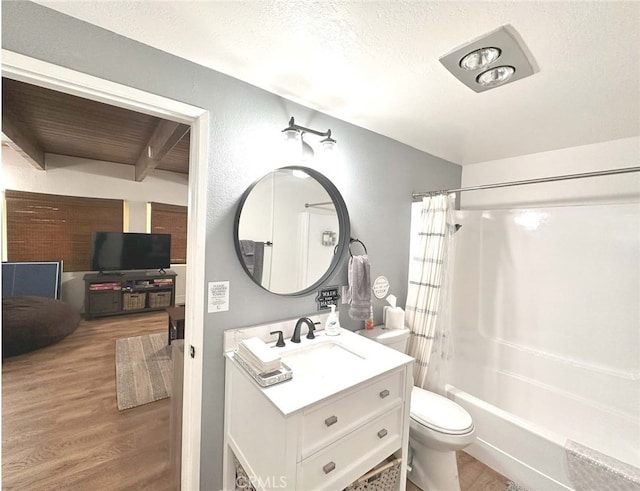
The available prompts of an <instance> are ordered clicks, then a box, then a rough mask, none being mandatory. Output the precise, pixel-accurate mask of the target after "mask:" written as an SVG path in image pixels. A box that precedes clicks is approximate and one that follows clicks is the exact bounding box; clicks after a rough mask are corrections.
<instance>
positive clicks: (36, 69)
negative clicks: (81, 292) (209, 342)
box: [2, 50, 209, 489]
mask: <svg viewBox="0 0 640 491" xmlns="http://www.w3.org/2000/svg"><path fill="white" fill-rule="evenodd" d="M2 76H3V77H7V78H10V79H13V80H17V81H20V82H26V83H29V84H33V85H38V86H41V87H45V88H48V89H52V90H56V91H59V92H64V93H67V94H71V95H75V96H78V97H83V98H85V99H91V100H95V101H98V102H103V103H105V104H110V105H113V106H117V107H122V108H125V109H130V110H133V111H137V112H140V113H144V114H149V115H152V116H156V117H160V118H163V119H167V120H171V121H175V122H179V123H183V124H188V125H190V126H191V142H190V158H189V174H190V176H192V178H190V179H189V186H188V194H189V198H188V209H189V215H188V235H187V244H188V245H187V265H188V264H192V265H195V264H203V263H204V260H205V249H204V247H203V245H204V243H205V232H206V184H207V165H206V164H207V161H208V159H207V152H208V150H207V149H208V138H209V112H208V111H206V110H204V109H202V108H198V107H195V106H191V105H188V104H184V103H181V102H178V101H175V100H172V99H168V98H165V97H161V96H157V95H154V94H150V93H148V92H144V91H141V90H139V89H133V88H131V87H127V86H124V85H121V84H117V83H114V82H110V81H107V80H104V79H100V78H97V77H93V76H91V75H87V74H84V73H81V72H77V71H74V70H70V69H67V68H63V67H60V66H57V65H53V64H51V63H47V62H43V61H40V60H37V59H34V58H30V57H27V56H24V55H20V54H18V53H13V52H11V51H7V50H2ZM204 284H205V277H204V271H203V269H202V268H195V267H191V268H187V278H186V288H185V291H186V297H188V298H189V301H188V302H187V305H186V313H185V323H186V325H187V326H188V328H187V329H186V330H185V347H186V349H187V350H188V351H189V352H190V353H192V356H188V357H187V358H186V361H185V367H184V393H183V394H184V395H183V431H182V459H181V460H182V479H181V483H182V488H183V489H197V488H198V487H199V481H200V435H201V400H202V347H203V335H204V333H203V325H204V298H203V295H202V294H201V292H202V287H203V285H204Z"/></svg>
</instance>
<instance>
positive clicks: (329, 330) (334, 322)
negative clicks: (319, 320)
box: [324, 304, 340, 336]
mask: <svg viewBox="0 0 640 491" xmlns="http://www.w3.org/2000/svg"><path fill="white" fill-rule="evenodd" d="M329 307H331V313H329V317H327V322H326V323H325V325H324V332H325V334H326V335H327V336H337V335H338V334H340V319H338V313H337V312H336V306H335V305H333V304H332V305H329Z"/></svg>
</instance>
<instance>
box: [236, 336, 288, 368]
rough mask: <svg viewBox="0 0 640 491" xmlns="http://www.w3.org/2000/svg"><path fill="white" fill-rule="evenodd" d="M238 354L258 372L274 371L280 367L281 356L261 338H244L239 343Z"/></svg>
mask: <svg viewBox="0 0 640 491" xmlns="http://www.w3.org/2000/svg"><path fill="white" fill-rule="evenodd" d="M238 355H239V356H240V357H241V358H242V359H243V360H244V361H246V362H247V363H249V364H250V365H251V366H252V367H253V368H255V370H256V372H258V373H265V372H272V371H274V370H277V369H278V368H280V366H281V365H280V359H281V358H280V356H279V355H277V354H276V353H274V352H273V351H271V349H270V348H269V347H268V346H267V345H266V344H265V343H264V341H262V340H261V339H260V338H255V337H254V338H249V339H243V340H242V341H240V343H239V344H238Z"/></svg>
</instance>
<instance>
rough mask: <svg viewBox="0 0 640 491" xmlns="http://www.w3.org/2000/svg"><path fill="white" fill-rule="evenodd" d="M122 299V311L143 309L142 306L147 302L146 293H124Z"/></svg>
mask: <svg viewBox="0 0 640 491" xmlns="http://www.w3.org/2000/svg"><path fill="white" fill-rule="evenodd" d="M122 297H123V302H122V310H138V309H144V304H145V301H146V300H147V294H146V293H125V294H123V295H122Z"/></svg>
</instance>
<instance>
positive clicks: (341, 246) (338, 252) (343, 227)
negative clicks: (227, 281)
mask: <svg viewBox="0 0 640 491" xmlns="http://www.w3.org/2000/svg"><path fill="white" fill-rule="evenodd" d="M279 170H301V171H303V172H305V173H307V174H309V176H311V177H313V178H314V179H315V180H316V181H317V182H318V183H320V185H321V186H322V187H323V188H324V190H325V191H326V192H327V194H328V195H329V197H330V198H331V201H333V203H334V204H335V208H336V215H337V217H338V231H339V232H338V233H339V239H338V244H337V245H336V246H335V249H334V253H333V259H332V261H331V263H330V264H329V267H328V268H327V271H326V272H325V273H324V274H323V275H322V276H321V277H320V278H319V279H318V280H317V281H315V282H314V283H313V284H312V285H309V286H308V287H306V288H305V289H303V290H300V291H297V292H292V293H278V292H272V291H271V290H269V289H267V288H265V287H264V286H262V283H259V282H258V281H256V279H255V278H254V277H253V275H252V274H251V272H250V271H249V269H248V268H247V266H246V265H245V263H244V260H243V259H242V251H241V249H240V237H239V231H240V216H241V215H242V209H243V208H244V204H245V202H246V201H247V198H248V197H249V195H250V194H251V191H253V189H254V188H255V187H256V185H257V184H258V183H259V182H260V181H262V180H263V179H264V178H265V177H267V176H269V175H271V174H272V173H273V172H276V171H279ZM350 238H351V224H350V222H349V212H348V211H347V205H346V204H345V202H344V199H343V198H342V195H341V194H340V191H338V188H336V186H335V185H334V184H333V183H332V182H331V181H330V180H329V178H328V177H326V176H324V175H323V174H321V173H320V172H318V171H316V170H314V169H310V168H308V167H302V166H299V165H290V166H286V167H279V168H277V169H273V170H272V171H271V172H269V173H268V174H265V175H263V176H262V177H260V178H259V179H257V180H256V181H254V183H253V184H251V186H249V187H248V188H247V189H246V190H245V192H244V193H243V194H242V197H241V198H240V203H238V208H237V209H236V214H235V218H234V222H233V245H234V248H235V250H236V255H237V256H238V260H239V261H240V264H241V265H242V269H243V270H244V272H245V273H247V276H248V277H249V278H250V279H251V281H253V282H254V283H255V284H256V285H258V286H259V287H260V288H262V289H263V290H264V291H267V292H269V293H272V294H274V295H279V296H283V297H301V296H304V295H309V294H310V293H313V292H315V290H316V289H317V288H318V287H319V286H321V285H322V284H323V283H324V282H326V281H327V280H328V279H329V278H330V277H331V276H333V274H334V273H335V272H336V270H337V269H338V266H339V265H340V262H341V261H342V257H343V256H344V254H345V252H346V251H348V250H349V240H350Z"/></svg>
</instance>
